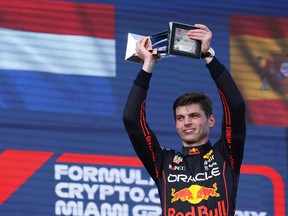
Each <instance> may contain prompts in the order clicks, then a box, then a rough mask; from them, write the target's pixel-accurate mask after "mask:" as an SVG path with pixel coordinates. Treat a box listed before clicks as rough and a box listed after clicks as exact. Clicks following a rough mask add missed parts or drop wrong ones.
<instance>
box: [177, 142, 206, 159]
mask: <svg viewBox="0 0 288 216" xmlns="http://www.w3.org/2000/svg"><path fill="white" fill-rule="evenodd" d="M210 149H211V143H210V141H208V142H207V143H205V144H203V145H200V146H197V147H184V146H183V147H182V153H183V156H196V155H204V154H206V153H207V152H208V151H209V150H210Z"/></svg>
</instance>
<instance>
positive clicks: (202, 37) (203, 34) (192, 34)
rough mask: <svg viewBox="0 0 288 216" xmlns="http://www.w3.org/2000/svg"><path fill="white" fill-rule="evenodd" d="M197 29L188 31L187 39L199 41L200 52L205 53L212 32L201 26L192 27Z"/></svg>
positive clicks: (208, 46)
mask: <svg viewBox="0 0 288 216" xmlns="http://www.w3.org/2000/svg"><path fill="white" fill-rule="evenodd" d="M194 26H195V27H196V28H197V29H191V30H189V31H188V34H187V35H188V37H189V38H190V39H193V40H199V41H201V42H202V46H201V52H202V53H206V52H207V50H208V49H209V48H210V43H211V38H212V32H211V31H210V30H209V28H208V27H207V26H205V25H202V24H195V25H194Z"/></svg>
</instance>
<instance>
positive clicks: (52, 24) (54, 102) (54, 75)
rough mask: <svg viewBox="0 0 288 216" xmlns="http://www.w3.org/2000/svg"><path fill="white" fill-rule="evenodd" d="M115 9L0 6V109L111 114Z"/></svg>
mask: <svg viewBox="0 0 288 216" xmlns="http://www.w3.org/2000/svg"><path fill="white" fill-rule="evenodd" d="M114 10H115V9H114V5H108V4H92V3H77V2H64V1H56V0H55V1H54V0H29V1H18V0H9V1H1V3H0V50H1V54H0V76H1V81H0V82H1V89H0V91H1V92H0V93H1V96H0V101H1V103H0V105H1V107H2V108H17V109H30V110H40V111H52V112H53V111H57V112H78V113H79V112H80V113H81V112H85V113H86V114H89V113H97V114H105V112H107V113H109V114H111V111H112V112H113V110H114V109H115V107H114V106H115V104H114V103H113V101H114V95H113V88H112V85H111V79H113V77H115V76H116V64H115V62H116V60H115V59H116V56H115V55H116V51H115V49H116V48H115V26H114V14H115V12H114ZM105 102H107V103H106V104H105ZM101 104H105V109H103V107H101V106H103V105H101Z"/></svg>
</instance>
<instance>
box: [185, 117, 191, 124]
mask: <svg viewBox="0 0 288 216" xmlns="http://www.w3.org/2000/svg"><path fill="white" fill-rule="evenodd" d="M184 124H185V125H190V124H192V118H189V117H185V118H184Z"/></svg>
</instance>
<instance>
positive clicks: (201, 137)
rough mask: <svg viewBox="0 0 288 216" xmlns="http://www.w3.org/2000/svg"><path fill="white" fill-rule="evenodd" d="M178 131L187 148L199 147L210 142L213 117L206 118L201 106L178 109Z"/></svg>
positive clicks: (191, 105)
mask: <svg viewBox="0 0 288 216" xmlns="http://www.w3.org/2000/svg"><path fill="white" fill-rule="evenodd" d="M175 111H176V129H177V131H178V134H179V135H180V137H181V139H182V141H183V145H184V146H185V147H192V146H199V145H202V144H205V143H206V142H207V141H208V135H209V132H210V128H211V127H213V126H214V124H215V119H214V117H213V115H211V116H209V117H208V118H207V117H206V115H205V113H204V111H203V110H202V109H201V107H200V105H199V104H190V105H188V106H182V107H178V108H176V110H175Z"/></svg>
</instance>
